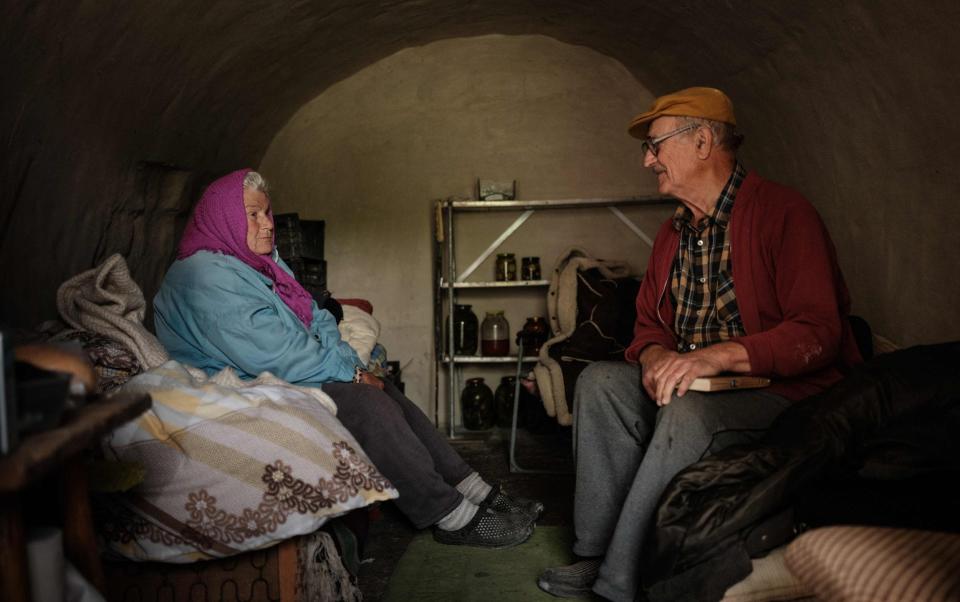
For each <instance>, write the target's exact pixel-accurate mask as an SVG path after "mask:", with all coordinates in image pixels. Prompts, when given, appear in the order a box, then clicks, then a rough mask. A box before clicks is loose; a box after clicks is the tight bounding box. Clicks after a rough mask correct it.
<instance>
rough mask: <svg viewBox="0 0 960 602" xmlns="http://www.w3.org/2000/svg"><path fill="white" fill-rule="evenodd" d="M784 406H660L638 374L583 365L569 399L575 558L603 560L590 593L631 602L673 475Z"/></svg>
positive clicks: (746, 400) (756, 397)
mask: <svg viewBox="0 0 960 602" xmlns="http://www.w3.org/2000/svg"><path fill="white" fill-rule="evenodd" d="M789 404H790V402H789V401H788V400H786V399H784V398H783V397H780V396H778V395H772V394H770V393H767V392H764V391H763V390H757V389H755V390H747V391H736V392H729V393H696V392H693V391H690V392H687V394H686V395H684V396H683V397H677V396H676V395H674V396H673V399H672V400H671V402H670V403H669V404H667V405H666V406H664V407H662V408H659V407H657V404H656V402H655V401H653V400H651V399H650V397H649V396H648V395H647V394H646V392H645V391H643V387H642V385H641V383H640V368H639V367H638V366H636V365H633V364H627V363H625V362H598V363H595V364H591V365H590V366H589V367H587V369H586V370H584V371H583V373H582V374H581V375H580V378H579V379H578V380H577V386H576V392H575V395H574V425H573V430H574V456H575V458H576V466H577V476H576V491H575V494H574V496H575V497H574V532H575V536H576V540H575V543H574V546H573V551H574V553H575V554H578V555H580V556H603V557H604V560H603V564H602V565H601V566H600V574H599V577H598V578H597V582H596V584H595V585H594V587H593V591H595V592H596V593H598V594H600V595H601V596H603V597H605V598H608V599H610V600H614V601H615V602H620V601H623V602H633V601H634V600H635V599H636V597H637V594H638V591H639V588H640V562H641V556H640V553H641V549H642V547H643V543H644V538H645V537H646V535H647V531H648V528H649V526H650V523H651V520H652V518H653V514H654V512H655V511H656V508H657V503H658V501H659V499H660V496H661V494H663V491H664V489H666V487H667V484H668V483H669V482H670V480H671V479H672V478H673V476H674V475H676V474H677V473H678V472H679V471H680V470H682V469H683V468H685V467H686V466H689V465H690V464H692V463H694V462H696V461H697V460H699V459H700V458H701V457H703V456H704V455H706V454H707V453H708V452H710V451H716V450H717V449H720V448H722V447H725V446H727V445H730V444H733V443H740V442H743V441H746V440H750V439H751V438H754V437H756V436H757V435H758V434H759V431H760V430H761V429H764V428H766V427H767V426H769V424H770V423H771V422H772V421H773V419H774V418H776V416H777V415H778V414H780V412H782V411H783V410H784V409H786V408H787V406H788V405H789ZM736 431H741V432H736ZM751 431H752V432H751Z"/></svg>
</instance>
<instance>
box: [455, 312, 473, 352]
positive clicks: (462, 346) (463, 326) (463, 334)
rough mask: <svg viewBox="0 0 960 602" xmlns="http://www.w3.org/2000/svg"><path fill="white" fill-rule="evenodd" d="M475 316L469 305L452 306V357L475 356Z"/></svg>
mask: <svg viewBox="0 0 960 602" xmlns="http://www.w3.org/2000/svg"><path fill="white" fill-rule="evenodd" d="M477 326H478V322H477V316H476V314H474V313H473V311H471V309H470V306H469V305H454V306H453V353H454V355H476V354H477V334H478V333H477Z"/></svg>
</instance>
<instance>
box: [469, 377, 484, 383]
mask: <svg viewBox="0 0 960 602" xmlns="http://www.w3.org/2000/svg"><path fill="white" fill-rule="evenodd" d="M467 384H468V385H482V384H483V377H482V376H475V377H473V378H468V379H467Z"/></svg>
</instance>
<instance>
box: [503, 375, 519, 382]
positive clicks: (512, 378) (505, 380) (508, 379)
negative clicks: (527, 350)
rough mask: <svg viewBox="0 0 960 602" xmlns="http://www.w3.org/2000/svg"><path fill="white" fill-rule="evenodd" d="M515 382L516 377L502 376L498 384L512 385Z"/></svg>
mask: <svg viewBox="0 0 960 602" xmlns="http://www.w3.org/2000/svg"><path fill="white" fill-rule="evenodd" d="M516 380H517V377H516V376H503V377H501V378H500V382H502V383H508V384H513V383H514V382H515V381H516Z"/></svg>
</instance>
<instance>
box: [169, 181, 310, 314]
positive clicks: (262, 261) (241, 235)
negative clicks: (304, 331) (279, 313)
mask: <svg viewBox="0 0 960 602" xmlns="http://www.w3.org/2000/svg"><path fill="white" fill-rule="evenodd" d="M248 172H250V170H249V169H241V170H239V171H235V172H233V173H231V174H227V175H225V176H223V177H222V178H220V179H219V180H216V181H214V182H213V183H212V184H210V185H209V186H207V189H206V190H205V191H204V192H203V196H202V197H200V201H199V202H198V203H197V206H196V207H194V208H193V215H191V216H190V221H189V222H187V227H186V229H184V231H183V238H181V239H180V246H179V247H178V248H177V259H185V258H187V257H190V256H191V255H193V254H194V253H196V252H197V251H214V252H220V253H223V254H224V255H231V256H233V257H236V258H237V259H239V260H240V261H242V262H243V263H245V264H247V265H248V266H250V267H251V268H253V269H255V270H256V271H258V272H260V273H261V274H263V275H264V276H266V277H267V278H269V279H270V280H272V281H273V283H274V290H275V291H276V292H277V294H278V295H280V298H281V299H283V302H284V303H286V304H287V306H288V307H289V308H290V309H291V310H293V313H295V314H297V317H298V318H300V321H301V322H303V323H304V325H306V326H308V327H309V326H310V322H311V321H313V311H312V302H313V298H312V297H311V296H310V293H308V292H307V291H306V290H304V288H303V287H302V286H300V283H299V282H297V281H296V279H294V277H293V276H291V275H290V274H288V273H287V272H286V271H285V270H284V269H283V268H281V267H280V266H279V265H277V264H276V263H275V262H274V261H273V259H272V258H271V257H269V256H267V255H257V254H256V253H254V252H253V251H251V250H250V247H249V246H248V245H247V211H246V209H245V208H244V206H243V178H244V177H246V175H247V173H248Z"/></svg>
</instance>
